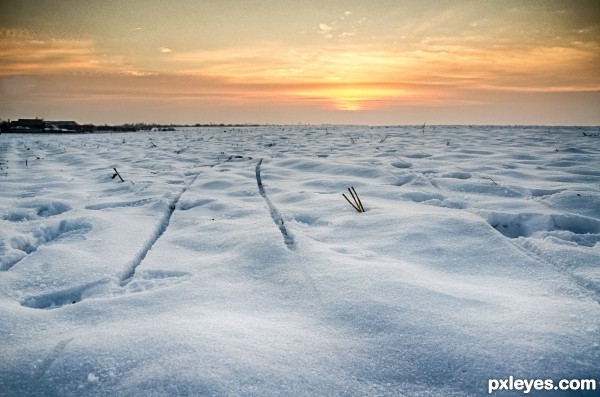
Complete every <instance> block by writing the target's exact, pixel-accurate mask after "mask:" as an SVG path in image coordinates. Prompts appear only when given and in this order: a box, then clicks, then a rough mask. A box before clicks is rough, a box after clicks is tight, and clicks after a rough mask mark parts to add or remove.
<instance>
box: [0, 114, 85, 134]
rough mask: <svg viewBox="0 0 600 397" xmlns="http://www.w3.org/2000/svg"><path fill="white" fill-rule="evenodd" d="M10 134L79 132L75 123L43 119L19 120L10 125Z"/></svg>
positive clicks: (79, 129)
mask: <svg viewBox="0 0 600 397" xmlns="http://www.w3.org/2000/svg"><path fill="white" fill-rule="evenodd" d="M10 132H22V133H30V134H32V133H41V132H55V133H74V132H81V128H80V126H79V124H77V123H76V122H75V121H44V119H38V118H35V119H19V120H17V121H12V122H11V123H10Z"/></svg>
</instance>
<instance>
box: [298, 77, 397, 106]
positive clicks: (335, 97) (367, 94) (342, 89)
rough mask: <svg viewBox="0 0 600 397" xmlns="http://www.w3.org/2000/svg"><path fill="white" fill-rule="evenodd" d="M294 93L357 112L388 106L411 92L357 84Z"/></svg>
mask: <svg viewBox="0 0 600 397" xmlns="http://www.w3.org/2000/svg"><path fill="white" fill-rule="evenodd" d="M294 95H296V96H301V97H305V98H310V99H313V100H315V101H319V102H321V103H324V104H325V107H327V108H329V109H333V110H340V111H348V112H356V111H361V110H369V109H377V108H382V107H386V106H388V105H389V103H390V102H391V101H394V100H400V99H406V98H407V97H408V96H409V93H408V91H406V90H404V89H399V88H397V87H386V86H381V85H379V84H377V85H368V84H357V85H325V86H317V87H311V88H308V89H305V90H300V91H296V92H295V93H294Z"/></svg>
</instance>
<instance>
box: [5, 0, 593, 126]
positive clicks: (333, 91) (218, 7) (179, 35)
mask: <svg viewBox="0 0 600 397" xmlns="http://www.w3.org/2000/svg"><path fill="white" fill-rule="evenodd" d="M599 70H600V4H599V3H598V2H597V1H595V0H594V1H550V0H547V1H525V0H523V1H501V0H500V1H489V2H488V1H391V0H390V1H387V0H381V1H358V0H355V1H350V0H348V1H338V0H331V1H322V0H321V1H312V0H304V1H302V0H296V1H286V0H271V1H267V0H262V1H261V0H257V1H247V2H245V1H244V2H243V1H233V0H221V1H197V0H196V1H192V0H183V1H177V2H164V1H158V0H146V1H113V0H106V1H101V2H99V1H82V0H80V1H71V0H55V1H46V2H39V1H33V0H19V1H16V0H15V1H11V0H4V1H2V2H1V3H0V118H4V119H6V118H17V117H35V116H38V117H44V118H69V119H76V120H78V121H80V122H94V123H121V122H136V121H144V122H163V123H167V122H173V123H195V122H201V123H202V122H231V123H238V122H259V123H297V122H304V123H323V122H327V123H329V122H331V123H364V124H400V123H421V122H424V121H427V122H429V123H458V124H461V123H464V124H472V123H496V124H516V123H524V124H600V72H598V71H599Z"/></svg>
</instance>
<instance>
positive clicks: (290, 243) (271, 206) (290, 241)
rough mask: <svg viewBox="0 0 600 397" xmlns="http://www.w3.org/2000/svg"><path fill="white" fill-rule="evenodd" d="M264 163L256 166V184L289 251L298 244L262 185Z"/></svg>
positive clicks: (260, 161) (260, 162)
mask: <svg viewBox="0 0 600 397" xmlns="http://www.w3.org/2000/svg"><path fill="white" fill-rule="evenodd" d="M262 161H263V159H260V160H259V161H258V164H256V183H257V184H258V191H259V193H260V195H261V196H262V198H263V199H265V202H266V203H267V205H268V206H269V210H270V212H271V218H273V222H275V224H276V225H277V227H278V228H279V231H280V232H281V235H282V236H283V242H284V243H285V245H286V247H288V249H294V246H295V245H296V243H295V242H294V238H293V237H292V235H291V234H290V232H288V230H287V228H286V227H285V222H284V221H283V217H282V216H281V214H280V213H279V211H278V210H277V208H276V207H275V205H274V204H273V203H272V202H271V200H270V199H269V196H267V192H266V191H265V187H264V186H263V184H262V178H261V176H260V166H261V164H262Z"/></svg>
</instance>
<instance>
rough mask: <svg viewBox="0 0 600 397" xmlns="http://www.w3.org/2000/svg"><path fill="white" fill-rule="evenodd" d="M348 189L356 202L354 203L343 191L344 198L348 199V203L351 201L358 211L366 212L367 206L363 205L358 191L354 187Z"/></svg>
mask: <svg viewBox="0 0 600 397" xmlns="http://www.w3.org/2000/svg"><path fill="white" fill-rule="evenodd" d="M348 191H349V192H350V195H351V196H352V201H354V204H353V203H352V201H350V200H349V199H348V197H346V195H345V194H344V193H342V196H344V198H345V199H346V201H347V202H348V203H350V205H351V206H352V207H353V208H354V209H355V210H356V211H357V212H365V207H363V205H362V202H361V201H360V198H359V197H358V193H356V190H355V189H354V187H353V186H352V187H349V188H348Z"/></svg>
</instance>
